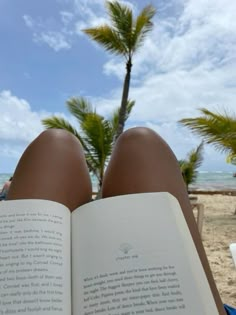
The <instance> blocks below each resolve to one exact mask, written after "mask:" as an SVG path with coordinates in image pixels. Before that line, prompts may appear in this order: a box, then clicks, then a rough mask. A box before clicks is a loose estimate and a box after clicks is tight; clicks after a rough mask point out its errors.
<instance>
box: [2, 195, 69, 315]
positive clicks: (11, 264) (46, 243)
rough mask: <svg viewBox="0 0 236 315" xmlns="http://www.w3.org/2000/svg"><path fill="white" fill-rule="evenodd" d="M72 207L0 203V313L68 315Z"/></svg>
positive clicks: (43, 202)
mask: <svg viewBox="0 0 236 315" xmlns="http://www.w3.org/2000/svg"><path fill="white" fill-rule="evenodd" d="M70 267H71V263H70V211H69V210H68V209H67V208H66V207H65V206H63V205H61V204H59V203H56V202H52V201H47V200H15V201H1V202H0V315H5V314H8V315H9V314H22V315H34V314H37V315H44V314H45V315H46V314H47V315H65V314H71V289H70V288H71V285H70V284H71V278H70V269H71V268H70Z"/></svg>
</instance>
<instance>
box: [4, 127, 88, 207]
mask: <svg viewBox="0 0 236 315" xmlns="http://www.w3.org/2000/svg"><path fill="white" fill-rule="evenodd" d="M91 196H92V187H91V182H90V177H89V172H88V168H87V165H86V161H85V158H84V154H83V149H82V147H81V145H80V143H79V141H78V139H77V138H76V137H74V136H73V135H72V134H70V133H69V132H67V131H65V130H59V129H50V130H46V131H44V132H43V133H41V134H40V135H39V136H38V137H37V138H36V139H35V140H34V141H33V142H32V143H31V144H30V145H29V146H28V148H27V149H26V151H25V152H24V154H23V155H22V157H21V159H20V161H19V163H18V165H17V168H16V171H15V174H14V176H13V180H12V183H11V186H10V189H9V193H8V196H7V199H46V200H53V201H57V202H60V203H62V204H64V205H66V206H67V207H68V208H69V209H71V210H74V209H75V208H76V207H77V206H79V205H82V204H84V203H87V202H89V201H90V200H91Z"/></svg>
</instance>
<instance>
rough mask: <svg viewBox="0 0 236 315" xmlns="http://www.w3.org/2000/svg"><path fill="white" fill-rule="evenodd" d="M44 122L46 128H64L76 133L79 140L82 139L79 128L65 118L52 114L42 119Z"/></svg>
mask: <svg viewBox="0 0 236 315" xmlns="http://www.w3.org/2000/svg"><path fill="white" fill-rule="evenodd" d="M42 124H43V126H44V127H45V128H46V129H52V128H55V129H64V130H67V131H69V132H70V133H72V134H73V135H75V136H76V137H77V138H78V139H79V140H81V136H80V135H79V133H78V132H77V130H76V129H75V128H74V127H73V126H72V125H71V124H70V123H69V122H68V121H66V120H65V119H64V118H62V117H56V116H52V117H49V118H44V119H42Z"/></svg>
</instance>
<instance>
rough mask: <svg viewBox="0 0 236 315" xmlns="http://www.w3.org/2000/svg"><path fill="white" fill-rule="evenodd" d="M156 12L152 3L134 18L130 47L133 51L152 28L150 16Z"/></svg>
mask: <svg viewBox="0 0 236 315" xmlns="http://www.w3.org/2000/svg"><path fill="white" fill-rule="evenodd" d="M155 14H156V9H155V8H154V7H153V6H152V5H148V6H146V7H145V8H144V9H143V10H142V12H141V13H140V14H139V15H138V17H137V19H136V24H135V27H134V29H133V32H132V47H133V52H135V51H136V50H137V49H138V48H139V47H140V46H141V45H142V44H143V41H144V40H145V38H146V35H147V33H149V32H150V31H151V30H152V28H153V22H152V18H153V17H154V15H155Z"/></svg>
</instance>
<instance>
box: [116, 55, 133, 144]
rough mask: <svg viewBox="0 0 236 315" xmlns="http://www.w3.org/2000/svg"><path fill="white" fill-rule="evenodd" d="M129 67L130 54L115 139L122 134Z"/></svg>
mask: <svg viewBox="0 0 236 315" xmlns="http://www.w3.org/2000/svg"><path fill="white" fill-rule="evenodd" d="M131 68H132V60H131V56H130V57H129V59H128V61H127V63H126V75H125V80H124V85H123V94H122V100H121V105H120V112H119V122H118V128H117V131H116V135H115V141H116V140H117V139H118V138H119V136H120V135H121V134H122V132H123V130H124V125H125V115H126V108H127V102H128V96H129V86H130V76H131Z"/></svg>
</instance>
